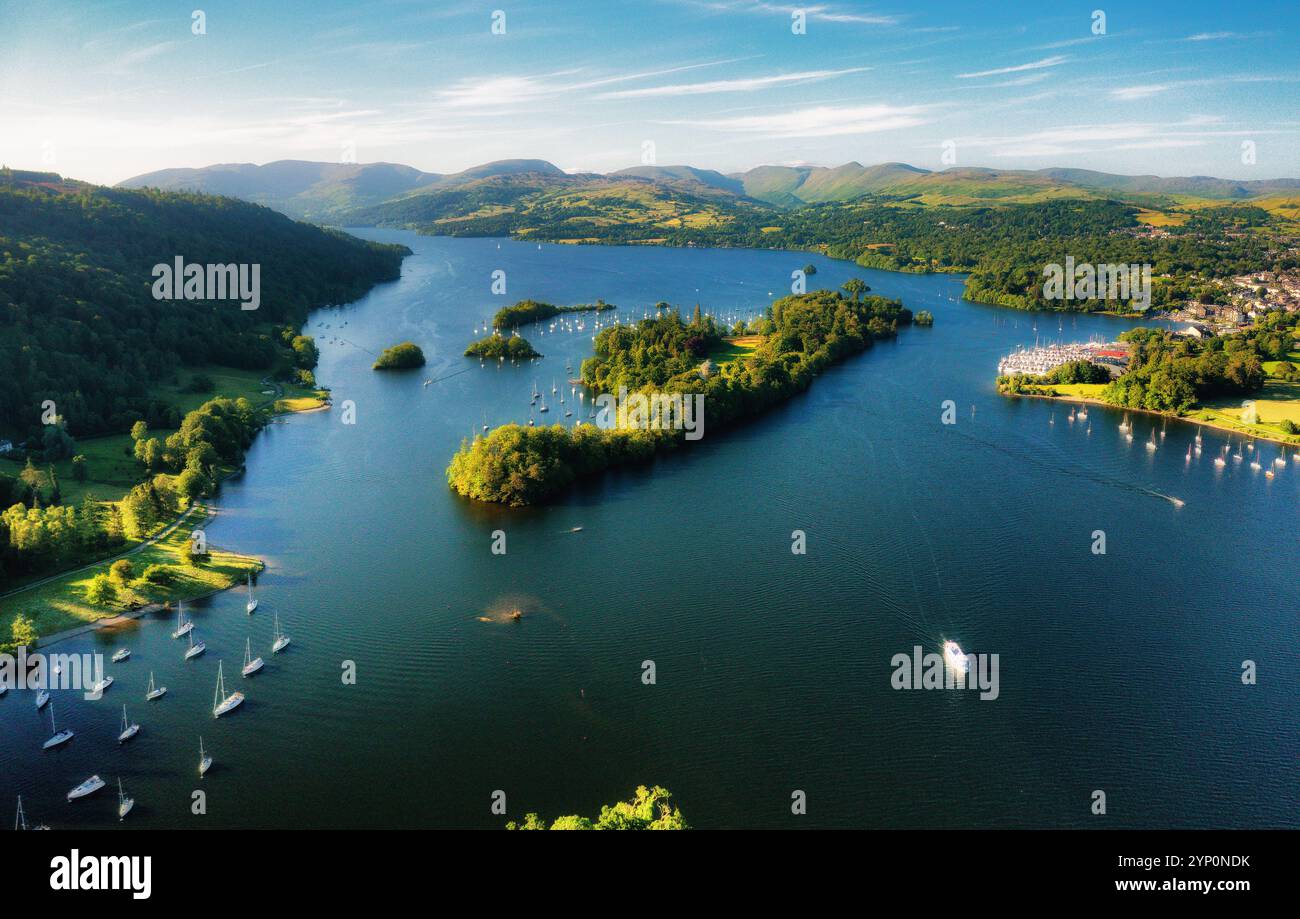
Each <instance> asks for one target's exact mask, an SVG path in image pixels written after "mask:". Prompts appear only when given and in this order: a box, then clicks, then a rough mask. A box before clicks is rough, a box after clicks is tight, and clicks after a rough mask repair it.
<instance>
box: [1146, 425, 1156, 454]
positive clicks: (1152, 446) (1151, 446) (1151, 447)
mask: <svg viewBox="0 0 1300 919" xmlns="http://www.w3.org/2000/svg"><path fill="white" fill-rule="evenodd" d="M1147 449H1148V450H1155V449H1156V432H1155V430H1154V429H1152V431H1151V439H1150V440H1148V441H1147Z"/></svg>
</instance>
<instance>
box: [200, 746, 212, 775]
mask: <svg viewBox="0 0 1300 919" xmlns="http://www.w3.org/2000/svg"><path fill="white" fill-rule="evenodd" d="M211 768H212V754H211V753H208V752H207V751H206V750H204V749H203V738H202V737H200V738H199V778H203V776H205V775H207V773H208V770H209V769H211Z"/></svg>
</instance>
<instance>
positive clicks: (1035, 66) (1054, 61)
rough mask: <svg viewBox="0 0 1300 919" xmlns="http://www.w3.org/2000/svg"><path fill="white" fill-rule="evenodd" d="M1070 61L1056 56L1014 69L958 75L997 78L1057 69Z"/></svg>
mask: <svg viewBox="0 0 1300 919" xmlns="http://www.w3.org/2000/svg"><path fill="white" fill-rule="evenodd" d="M1068 60H1069V57H1067V56H1066V55H1064V54H1056V55H1053V56H1052V57H1045V58H1042V59H1041V60H1037V61H1030V62H1029V63H1028V64H1017V65H1016V66H1014V67H998V68H996V69H994V70H980V71H977V72H975V73H959V74H957V79H959V80H970V79H974V78H975V77H996V76H1000V75H1002V74H1004V73H1020V72H1022V71H1025V70H1043V69H1044V68H1047V67H1056V66H1057V65H1059V64H1064V63H1065V62H1066V61H1068Z"/></svg>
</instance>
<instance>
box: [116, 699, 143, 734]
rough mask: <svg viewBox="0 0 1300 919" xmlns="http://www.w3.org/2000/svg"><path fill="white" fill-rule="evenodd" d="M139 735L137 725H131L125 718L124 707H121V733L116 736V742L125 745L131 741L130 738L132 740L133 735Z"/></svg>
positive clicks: (138, 726)
mask: <svg viewBox="0 0 1300 919" xmlns="http://www.w3.org/2000/svg"><path fill="white" fill-rule="evenodd" d="M139 733H140V725H138V724H133V723H132V722H131V721H130V719H128V718H127V717H126V706H125V705H123V706H122V730H121V732H120V733H119V734H118V735H117V742H118V743H119V744H124V743H126V742H127V741H128V740H131V739H132V738H134V737H135V735H137V734H139Z"/></svg>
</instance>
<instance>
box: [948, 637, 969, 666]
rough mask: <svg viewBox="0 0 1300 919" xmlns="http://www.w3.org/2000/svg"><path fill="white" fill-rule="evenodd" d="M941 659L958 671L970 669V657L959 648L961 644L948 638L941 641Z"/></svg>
mask: <svg viewBox="0 0 1300 919" xmlns="http://www.w3.org/2000/svg"><path fill="white" fill-rule="evenodd" d="M943 661H944V663H945V664H947V665H948V666H949V667H951V668H952V669H953V670H956V671H957V672H958V673H965V672H966V671H967V670H969V669H970V658H969V657H968V656H967V655H966V653H965V652H964V651H962V649H961V645H959V644H957V642H955V641H952V640H951V639H949V640H948V641H945V642H944V643H943Z"/></svg>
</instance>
